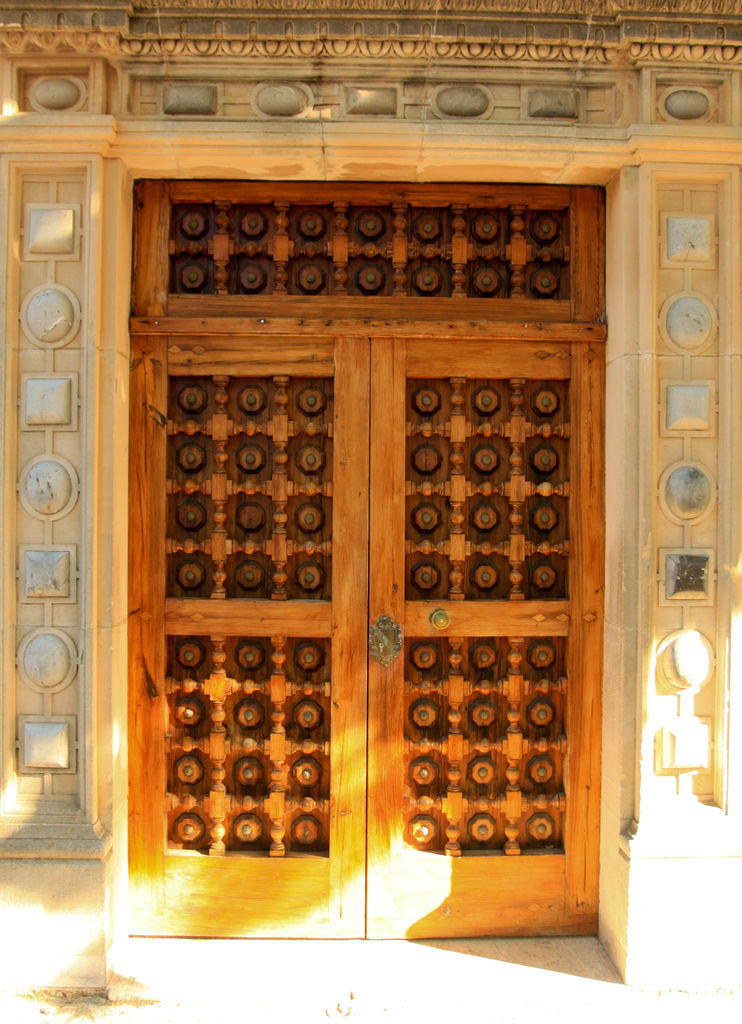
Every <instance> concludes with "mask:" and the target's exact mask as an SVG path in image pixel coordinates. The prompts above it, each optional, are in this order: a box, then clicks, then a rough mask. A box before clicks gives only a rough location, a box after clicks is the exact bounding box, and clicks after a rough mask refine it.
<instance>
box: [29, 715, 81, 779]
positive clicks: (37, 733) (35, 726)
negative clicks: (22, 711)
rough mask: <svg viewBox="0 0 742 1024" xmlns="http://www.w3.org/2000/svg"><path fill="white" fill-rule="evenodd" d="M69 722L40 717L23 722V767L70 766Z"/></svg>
mask: <svg viewBox="0 0 742 1024" xmlns="http://www.w3.org/2000/svg"><path fill="white" fill-rule="evenodd" d="M69 766H70V726H69V722H63V721H47V722H44V721H42V720H40V719H36V720H35V721H33V720H32V721H29V720H28V719H25V720H24V722H23V765H22V767H23V768H45V769H47V770H54V769H55V768H57V769H59V768H69Z"/></svg>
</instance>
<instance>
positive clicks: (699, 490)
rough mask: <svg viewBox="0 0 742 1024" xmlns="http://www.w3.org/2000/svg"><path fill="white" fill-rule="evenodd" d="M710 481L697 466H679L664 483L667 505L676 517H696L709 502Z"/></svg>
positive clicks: (704, 509)
mask: <svg viewBox="0 0 742 1024" xmlns="http://www.w3.org/2000/svg"><path fill="white" fill-rule="evenodd" d="M711 495H712V491H711V481H710V480H709V478H708V477H707V476H706V474H705V473H704V472H703V470H701V469H699V468H698V467H697V466H679V467H678V468H677V469H675V470H673V472H672V473H671V474H670V475H669V476H668V478H667V482H666V484H665V500H666V502H667V507H668V508H669V509H670V511H671V512H672V514H673V515H674V516H677V518H678V519H697V518H698V516H700V515H703V513H704V512H705V511H706V509H707V508H708V507H709V504H710V503H711Z"/></svg>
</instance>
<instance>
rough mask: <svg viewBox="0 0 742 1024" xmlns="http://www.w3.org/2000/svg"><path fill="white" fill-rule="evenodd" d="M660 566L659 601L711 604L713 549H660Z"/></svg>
mask: <svg viewBox="0 0 742 1024" xmlns="http://www.w3.org/2000/svg"><path fill="white" fill-rule="evenodd" d="M660 567H661V569H660V571H661V577H662V578H661V580H660V584H661V585H660V604H663V605H666V604H675V602H677V601H693V602H694V603H696V602H698V603H703V604H711V602H712V594H711V584H712V552H710V551H695V550H690V551H668V550H663V551H661V552H660Z"/></svg>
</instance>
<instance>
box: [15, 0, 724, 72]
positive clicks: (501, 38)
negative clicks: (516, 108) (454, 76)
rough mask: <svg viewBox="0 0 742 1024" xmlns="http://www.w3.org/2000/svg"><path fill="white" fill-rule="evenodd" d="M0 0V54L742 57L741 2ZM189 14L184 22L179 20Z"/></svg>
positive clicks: (612, 59)
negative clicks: (90, 1) (32, 0)
mask: <svg viewBox="0 0 742 1024" xmlns="http://www.w3.org/2000/svg"><path fill="white" fill-rule="evenodd" d="M399 7H400V5H399V4H398V3H397V2H396V0H364V2H363V4H361V5H359V4H358V3H356V2H355V0H315V2H310V0H287V2H285V3H284V2H283V0H135V2H132V3H128V2H124V0H109V2H108V3H102V4H100V5H98V8H99V9H98V10H97V11H93V10H92V9H91V8H90V7H89V6H88V5H87V4H84V5H83V4H78V3H73V2H71V0H67V2H66V3H65V2H62V3H56V4H51V3H36V4H29V3H27V2H26V3H20V2H17V0H16V2H13V0H5V3H2V2H1V0H0V53H7V54H12V53H18V54H24V55H29V54H36V55H39V56H41V55H43V54H44V53H73V52H74V53H76V54H88V55H89V54H101V55H103V54H106V55H110V56H112V57H116V56H119V57H123V58H131V57H134V58H148V57H149V58H153V59H157V58H162V57H171V58H172V57H183V58H201V59H203V58H215V57H216V58H221V59H226V60H229V59H233V60H235V59H236V60H240V59H244V58H246V57H250V58H253V59H260V58H264V59H266V60H272V61H274V60H276V59H290V60H303V61H307V60H317V59H325V60H331V61H340V60H344V59H345V60H348V59H359V58H360V59H366V60H373V61H379V60H386V61H395V62H398V61H411V62H418V61H426V62H430V61H436V62H438V63H446V62H452V63H460V62H466V63H469V64H473V63H482V64H492V63H523V62H531V63H539V64H541V65H543V64H544V63H546V64H549V65H554V64H575V63H579V64H587V65H589V66H591V67H598V66H601V65H614V64H616V63H619V64H628V65H632V64H639V63H644V62H656V61H659V62H662V63H667V62H672V63H692V64H707V65H708V64H713V65H728V64H735V63H738V62H740V61H742V0H440V2H438V0H410V2H409V3H406V4H405V5H404V7H405V9H404V11H400V10H399ZM184 14H187V16H188V17H187V21H184V20H183V15H184Z"/></svg>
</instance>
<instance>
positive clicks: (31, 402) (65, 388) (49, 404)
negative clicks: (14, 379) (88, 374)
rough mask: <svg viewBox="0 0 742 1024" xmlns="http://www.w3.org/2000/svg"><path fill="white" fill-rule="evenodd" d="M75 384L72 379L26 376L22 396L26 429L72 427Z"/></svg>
mask: <svg viewBox="0 0 742 1024" xmlns="http://www.w3.org/2000/svg"><path fill="white" fill-rule="evenodd" d="M73 384H74V381H73V379H72V378H71V377H32V376H26V377H25V380H24V387H23V395H22V401H23V409H22V418H23V425H24V427H27V428H28V427H31V428H33V427H71V426H72V415H73V401H72V398H73V390H74V388H73Z"/></svg>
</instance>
